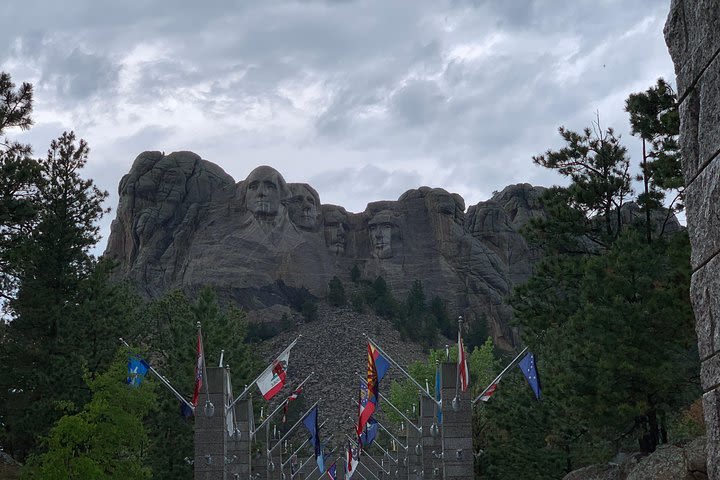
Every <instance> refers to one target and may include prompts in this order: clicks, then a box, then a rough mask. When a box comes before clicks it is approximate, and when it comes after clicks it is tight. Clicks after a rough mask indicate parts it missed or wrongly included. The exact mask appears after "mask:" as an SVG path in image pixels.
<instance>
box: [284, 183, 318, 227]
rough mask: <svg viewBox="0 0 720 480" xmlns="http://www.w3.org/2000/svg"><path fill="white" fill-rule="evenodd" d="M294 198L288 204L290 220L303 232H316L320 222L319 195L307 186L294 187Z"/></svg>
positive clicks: (292, 189)
mask: <svg viewBox="0 0 720 480" xmlns="http://www.w3.org/2000/svg"><path fill="white" fill-rule="evenodd" d="M291 191H292V193H293V197H292V198H291V199H290V202H288V210H289V211H290V220H292V222H293V223H294V224H295V225H296V226H297V227H298V228H301V229H303V230H314V229H315V227H316V226H317V221H318V207H319V206H320V205H319V202H318V198H317V194H315V193H313V192H312V191H310V189H308V188H307V187H306V186H305V185H292V184H291Z"/></svg>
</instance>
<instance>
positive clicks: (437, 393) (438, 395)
mask: <svg viewBox="0 0 720 480" xmlns="http://www.w3.org/2000/svg"><path fill="white" fill-rule="evenodd" d="M441 388H442V387H441V385H440V369H439V368H438V369H436V370H435V400H437V402H438V403H440V401H441V400H442V395H441V390H440V389H441ZM435 408H437V421H438V427H439V426H440V425H442V408H440V407H435Z"/></svg>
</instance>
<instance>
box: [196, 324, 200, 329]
mask: <svg viewBox="0 0 720 480" xmlns="http://www.w3.org/2000/svg"><path fill="white" fill-rule="evenodd" d="M195 327H196V328H197V329H198V330H199V329H200V322H197V323H196V324H195Z"/></svg>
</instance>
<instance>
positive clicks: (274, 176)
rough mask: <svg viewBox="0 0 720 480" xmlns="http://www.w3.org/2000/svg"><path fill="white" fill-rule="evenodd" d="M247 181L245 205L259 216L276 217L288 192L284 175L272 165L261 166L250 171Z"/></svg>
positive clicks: (265, 217)
mask: <svg viewBox="0 0 720 480" xmlns="http://www.w3.org/2000/svg"><path fill="white" fill-rule="evenodd" d="M245 182H246V185H247V187H246V188H247V191H246V193H245V207H246V208H247V209H248V210H249V211H250V212H252V214H253V215H255V217H257V218H264V219H272V218H274V217H275V216H276V215H277V213H278V210H279V209H280V201H281V200H282V199H283V198H285V197H286V196H287V194H288V191H287V185H286V184H285V180H284V179H283V177H282V175H280V173H279V172H278V171H277V170H275V169H274V168H272V167H268V166H261V167H257V168H256V169H255V170H253V171H252V172H250V175H248V178H247V180H246V181H245Z"/></svg>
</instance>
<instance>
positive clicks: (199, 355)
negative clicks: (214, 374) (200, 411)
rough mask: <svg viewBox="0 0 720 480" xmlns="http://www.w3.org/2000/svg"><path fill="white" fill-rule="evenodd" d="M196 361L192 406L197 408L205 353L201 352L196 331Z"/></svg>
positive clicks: (199, 337)
mask: <svg viewBox="0 0 720 480" xmlns="http://www.w3.org/2000/svg"><path fill="white" fill-rule="evenodd" d="M196 353H197V359H196V362H195V390H194V391H193V397H192V405H193V407H197V404H198V397H199V396H200V388H201V387H202V384H203V371H204V370H205V353H204V352H203V344H202V336H201V334H200V331H199V330H198V337H197V349H196Z"/></svg>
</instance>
